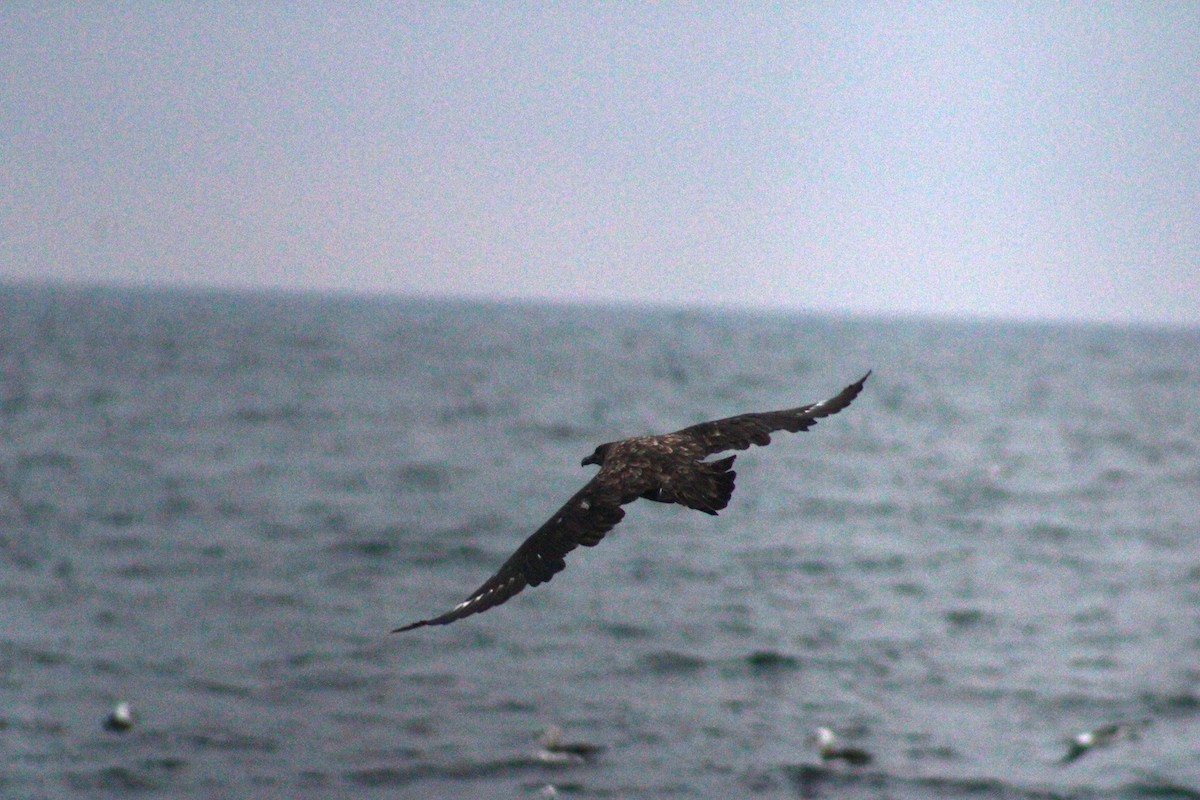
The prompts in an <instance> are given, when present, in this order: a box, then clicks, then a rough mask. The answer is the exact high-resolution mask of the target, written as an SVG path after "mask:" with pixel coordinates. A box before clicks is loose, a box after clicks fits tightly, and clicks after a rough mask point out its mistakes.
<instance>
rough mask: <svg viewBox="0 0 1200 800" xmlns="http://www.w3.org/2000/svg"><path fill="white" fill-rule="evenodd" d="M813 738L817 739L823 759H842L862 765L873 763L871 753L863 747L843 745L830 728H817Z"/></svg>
mask: <svg viewBox="0 0 1200 800" xmlns="http://www.w3.org/2000/svg"><path fill="white" fill-rule="evenodd" d="M813 738H814V739H815V741H816V745H817V753H818V754H820V756H821V760H822V761H835V760H837V759H841V760H843V761H845V762H846V763H847V764H850V765H852V766H855V767H861V766H862V765H864V764H869V763H871V758H872V756H871V754H870V753H868V752H867V751H866V750H863V749H862V748H861V747H843V746H842V745H841V742H840V740H839V739H838V737H837V735H836V734H835V733H834V732H833V731H831V730H830V729H829V728H825V727H820V728H817V730H816V733H815V734H814V736H813Z"/></svg>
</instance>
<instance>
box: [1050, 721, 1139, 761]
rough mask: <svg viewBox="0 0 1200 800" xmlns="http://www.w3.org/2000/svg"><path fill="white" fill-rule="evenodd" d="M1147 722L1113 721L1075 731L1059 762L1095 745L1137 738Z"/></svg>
mask: <svg viewBox="0 0 1200 800" xmlns="http://www.w3.org/2000/svg"><path fill="white" fill-rule="evenodd" d="M1149 724H1150V722H1149V720H1141V721H1139V722H1115V723H1113V724H1112V725H1102V726H1100V727H1099V728H1096V729H1094V730H1090V731H1083V732H1082V733H1077V734H1075V735H1074V736H1072V737H1071V738H1070V739H1068V740H1067V752H1066V754H1065V755H1064V756H1063V757H1062V760H1061V761H1060V762H1059V763H1060V764H1070V763H1071V762H1072V761H1074V760H1076V759H1078V758H1082V757H1083V756H1084V755H1086V754H1087V753H1088V752H1089V751H1091V750H1094V749H1095V748H1097V747H1107V746H1108V745H1110V744H1114V743H1116V742H1119V741H1121V740H1128V741H1133V740H1135V739H1137V738H1138V732H1139V731H1140V730H1141V729H1142V728H1145V727H1146V726H1147V725H1149Z"/></svg>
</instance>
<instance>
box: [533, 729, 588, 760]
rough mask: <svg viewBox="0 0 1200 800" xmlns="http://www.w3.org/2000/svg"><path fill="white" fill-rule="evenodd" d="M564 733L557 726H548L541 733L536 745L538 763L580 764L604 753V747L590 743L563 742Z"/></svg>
mask: <svg viewBox="0 0 1200 800" xmlns="http://www.w3.org/2000/svg"><path fill="white" fill-rule="evenodd" d="M563 736H564V732H563V729H562V728H561V727H559V726H558V725H550V726H549V727H547V728H546V730H545V732H544V733H542V735H541V738H540V739H538V743H539V744H540V745H541V749H540V750H538V752H537V758H538V761H543V762H545V763H547V764H582V763H583V762H585V761H590V760H591V759H592V758H593V757H594V756H597V755H599V754H600V753H601V752H603V751H604V745H599V744H592V743H591V742H566V741H563Z"/></svg>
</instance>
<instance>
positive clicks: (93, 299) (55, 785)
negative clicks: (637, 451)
mask: <svg viewBox="0 0 1200 800" xmlns="http://www.w3.org/2000/svg"><path fill="white" fill-rule="evenodd" d="M867 368H874V369H875V375H874V377H873V378H872V379H871V381H870V382H869V383H868V385H867V389H866V391H865V392H864V393H863V395H862V396H861V397H860V398H859V399H858V401H857V402H856V403H855V404H854V405H853V406H852V407H851V408H849V409H847V410H846V411H844V412H843V413H841V414H839V415H838V416H836V417H833V418H830V419H828V420H825V421H823V422H822V423H821V424H820V425H818V426H817V427H816V428H814V429H813V430H812V431H810V432H808V433H804V434H796V435H787V434H783V435H781V436H779V437H777V438H776V440H775V442H774V443H773V444H772V445H771V446H770V447H769V448H765V449H755V450H752V451H749V452H747V453H744V454H742V455H740V456H739V459H738V464H737V468H738V474H739V478H738V489H737V492H736V493H735V494H734V497H733V501H732V503H731V504H730V506H729V508H728V509H727V510H726V511H725V512H722V514H721V516H720V517H717V518H710V517H707V516H706V515H702V514H698V513H695V512H690V511H686V510H683V509H678V508H675V507H666V506H661V505H657V504H651V503H638V504H634V505H633V506H631V507H629V509H628V511H629V513H628V515H627V516H626V518H625V521H624V522H623V523H622V524H621V525H620V526H619V527H618V528H617V529H616V530H615V531H614V532H613V534H611V535H610V536H609V538H608V539H606V540H605V541H604V542H603V543H602V544H601V545H600V546H599V547H597V548H595V549H594V550H588V549H585V550H582V551H577V552H575V553H572V554H571V556H570V557H569V559H568V562H569V566H568V569H567V570H566V571H565V572H563V573H562V574H560V575H559V576H557V577H556V578H555V579H554V581H553V582H552V583H551V584H549V585H548V586H543V587H539V588H537V589H532V590H528V591H526V592H525V593H524V594H522V595H520V596H519V597H517V598H514V599H513V600H511V601H510V602H509V603H508V604H507V605H505V606H502V607H501V608H498V609H495V610H493V611H490V612H488V613H487V614H485V615H483V616H479V617H474V618H472V619H469V620H465V621H462V622H459V623H456V624H455V625H452V626H450V627H447V628H437V629H422V630H419V631H414V632H411V633H406V634H403V635H392V634H389V633H387V631H388V630H390V629H391V628H393V627H395V626H396V625H398V624H400V623H404V622H408V621H411V620H414V619H418V618H421V617H427V616H430V615H432V614H436V613H440V612H441V611H444V610H446V609H448V608H449V607H450V606H451V605H453V604H454V603H456V602H458V601H459V600H461V599H463V597H465V596H466V594H467V593H468V592H470V591H471V590H472V589H474V588H475V587H476V586H477V585H478V584H479V583H481V582H482V581H483V579H484V578H486V577H487V576H488V575H490V574H491V572H492V571H493V570H494V569H495V568H496V567H498V566H499V564H500V563H501V562H502V561H503V560H504V559H505V558H506V557H507V556H508V554H509V553H510V552H511V551H512V550H513V549H514V548H515V547H516V545H517V544H519V543H520V542H521V541H522V540H523V539H524V537H525V536H527V535H528V534H529V533H530V532H532V530H533V529H534V528H535V527H537V526H538V525H539V524H541V522H542V521H544V520H545V519H546V518H547V517H548V516H549V515H550V513H551V512H553V511H554V510H555V509H556V508H557V507H558V506H559V504H561V503H562V502H563V501H564V500H565V499H566V498H567V497H568V496H569V495H570V494H571V493H573V492H574V491H575V490H576V489H577V488H578V487H579V486H580V485H581V484H582V483H583V482H584V481H585V480H586V479H587V478H588V476H589V475H590V474H591V470H590V469H588V470H585V469H581V468H579V466H578V464H579V460H580V458H582V457H583V456H584V455H587V454H588V453H590V452H591V450H592V448H593V447H594V446H595V444H597V443H599V442H602V441H607V440H610V439H613V438H618V437H623V436H627V435H633V434H639V433H647V432H662V431H666V430H672V429H675V428H679V427H682V426H683V425H686V424H690V423H692V422H696V421H700V420H704V419H709V418H713V417H717V416H726V415H729V414H733V413H739V412H742V411H748V410H766V409H772V408H778V407H786V406H790V405H795V404H798V403H801V402H810V401H815V400H818V399H821V398H824V397H826V396H828V395H830V394H832V393H833V392H835V391H837V390H838V389H840V388H841V387H842V386H843V385H845V384H846V383H848V382H849V381H851V380H853V379H854V378H856V377H858V375H860V374H861V373H862V372H864V371H865V370H866V369H867ZM1198 509H1200V332H1197V331H1195V330H1191V331H1180V330H1141V329H1129V328H1108V327H1061V326H1050V325H1013V324H969V323H952V322H914V321H872V320H838V319H828V318H817V317H804V316H795V317H789V316H781V315H776V316H771V315H750V314H736V315H735V314H728V315H722V314H717V313H698V312H675V311H663V310H618V309H603V308H574V309H568V308H553V307H541V306H485V305H468V304H452V303H433V302H423V301H422V302H418V301H384V300H366V299H353V298H313V297H287V296H267V295H241V296H239V295H222V294H202V293H186V292H176V293H171V292H150V291H111V290H79V291H67V290H47V289H28V288H20V289H18V288H12V287H8V288H3V289H0V611H2V616H0V619H2V620H3V626H2V628H0V742H2V746H3V749H4V756H5V761H6V769H5V770H4V771H3V773H2V774H0V796H3V797H14V798H37V797H76V796H77V797H116V796H126V795H128V794H130V793H131V792H133V793H136V794H138V795H139V796H151V797H171V798H208V797H239V798H257V797H262V798H273V797H291V798H335V797H380V798H382V797H414V798H432V797H447V798H449V797H525V796H533V797H538V796H548V795H549V794H551V791H552V790H549V789H547V788H546V787H548V786H554V787H555V789H556V790H557V792H558V794H559V795H561V796H573V797H622V798H624V797H764V798H776V797H778V798H791V797H895V798H907V797H912V798H934V797H951V798H953V797H971V798H1010V797H1018V798H1024V797H1062V796H1066V797H1138V796H1143V797H1160V798H1161V797H1200V514H1198ZM122 700H123V701H127V702H129V703H130V705H131V706H132V708H133V711H134V714H135V715H136V716H137V722H136V724H135V726H134V727H133V728H132V729H131V730H129V731H127V732H125V733H114V732H110V731H106V730H104V729H103V728H102V722H103V720H104V718H105V716H106V715H107V714H108V712H109V710H110V709H111V708H112V707H113V706H114V704H115V703H117V702H118V701H122ZM1118 721H1135V722H1138V723H1139V725H1141V726H1142V727H1141V728H1140V730H1141V735H1140V736H1139V737H1138V738H1136V739H1134V740H1123V741H1119V742H1116V743H1114V744H1113V745H1111V746H1110V747H1107V748H1104V749H1097V750H1096V751H1094V752H1091V753H1088V754H1087V755H1086V756H1084V757H1083V758H1080V759H1078V760H1077V761H1074V762H1072V763H1070V764H1060V763H1059V760H1060V759H1061V757H1062V755H1063V753H1064V752H1065V745H1064V739H1065V737H1067V736H1068V735H1070V734H1073V733H1075V732H1078V731H1081V730H1084V729H1088V728H1095V727H1097V726H1099V725H1103V724H1105V723H1111V722H1118ZM552 723H556V724H559V725H561V726H563V728H564V729H565V730H566V731H567V735H568V737H569V738H574V739H585V740H588V741H591V742H595V743H597V744H601V745H603V746H604V747H605V748H606V749H605V751H604V752H603V753H602V754H601V755H600V756H599V757H598V758H596V759H595V760H593V761H591V762H590V763H583V764H569V765H552V764H547V763H544V762H543V761H541V760H540V759H539V758H538V757H537V755H536V750H537V744H536V739H537V737H538V735H539V734H540V732H541V731H542V730H543V729H544V728H545V727H546V726H548V725H550V724H552ZM817 726H828V727H830V728H832V729H834V730H835V731H837V732H838V733H840V734H841V735H842V736H843V738H844V739H845V740H847V741H848V742H850V743H853V744H854V745H856V746H859V747H863V748H865V749H867V750H870V751H871V752H872V753H874V755H875V758H874V760H873V761H872V762H871V763H870V764H869V765H866V766H862V767H852V766H848V765H844V764H838V763H834V764H824V765H823V764H821V762H820V759H819V758H818V757H817V754H816V751H815V749H814V747H813V745H812V744H811V742H810V741H809V737H810V736H811V734H812V732H813V730H814V729H815V728H816V727H817Z"/></svg>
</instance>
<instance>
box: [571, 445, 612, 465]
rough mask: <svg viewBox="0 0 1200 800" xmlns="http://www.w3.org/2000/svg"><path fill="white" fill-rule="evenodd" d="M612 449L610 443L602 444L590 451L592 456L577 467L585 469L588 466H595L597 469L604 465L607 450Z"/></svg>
mask: <svg viewBox="0 0 1200 800" xmlns="http://www.w3.org/2000/svg"><path fill="white" fill-rule="evenodd" d="M610 447H612V442H608V443H607V444H602V445H600V446H599V447H597V448H596V449H595V450H593V451H592V454H591V455H590V456H588V457H587V458H585V459H584V460H583V461H582V462H580V464H579V466H581V467H586V466H588V465H589V464H595V465H596V466H597V467H600V466H603V465H604V459H606V458H608V449H609V448H610Z"/></svg>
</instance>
